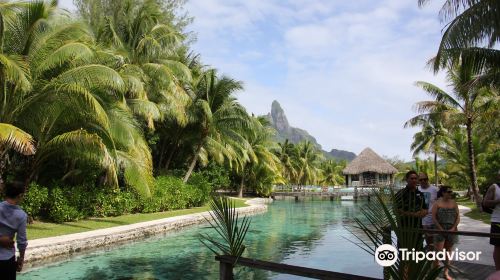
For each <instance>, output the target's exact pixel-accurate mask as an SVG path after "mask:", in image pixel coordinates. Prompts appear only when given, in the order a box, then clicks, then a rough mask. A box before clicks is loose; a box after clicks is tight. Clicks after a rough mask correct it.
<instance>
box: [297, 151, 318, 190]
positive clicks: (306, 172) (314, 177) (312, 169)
mask: <svg viewBox="0 0 500 280" xmlns="http://www.w3.org/2000/svg"><path fill="white" fill-rule="evenodd" d="M298 148H299V159H298V164H299V165H298V167H299V180H298V183H299V184H300V185H307V184H316V183H317V181H318V178H319V172H320V169H319V168H318V164H319V160H320V158H321V155H320V154H319V153H318V151H317V150H316V148H315V147H314V145H313V144H312V143H311V142H310V141H305V142H302V143H300V144H299V147H298Z"/></svg>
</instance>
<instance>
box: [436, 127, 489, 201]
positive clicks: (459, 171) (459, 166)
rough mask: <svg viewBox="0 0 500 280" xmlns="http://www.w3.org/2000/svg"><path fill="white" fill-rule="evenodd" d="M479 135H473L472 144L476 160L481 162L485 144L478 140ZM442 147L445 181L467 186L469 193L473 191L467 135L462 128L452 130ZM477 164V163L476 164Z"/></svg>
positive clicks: (484, 152)
mask: <svg viewBox="0 0 500 280" xmlns="http://www.w3.org/2000/svg"><path fill="white" fill-rule="evenodd" d="M480 140H481V139H480V137H477V136H475V137H473V139H472V145H473V146H474V151H475V153H476V158H477V159H478V162H481V160H482V158H483V157H484V156H485V154H486V151H487V148H488V147H487V145H484V143H483V142H482V141H480ZM445 143H446V144H445V145H443V148H442V155H443V158H444V159H445V160H446V171H447V175H448V178H447V181H448V182H453V183H454V185H455V184H456V185H459V186H464V187H467V189H468V190H469V194H472V193H473V190H472V188H471V186H472V184H471V179H470V176H469V168H468V167H469V163H468V161H469V155H468V144H467V136H466V132H465V131H464V129H458V130H456V131H454V132H453V133H452V134H451V135H449V137H447V138H446V139H445ZM478 166H479V164H478Z"/></svg>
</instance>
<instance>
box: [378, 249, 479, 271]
mask: <svg viewBox="0 0 500 280" xmlns="http://www.w3.org/2000/svg"><path fill="white" fill-rule="evenodd" d="M398 253H399V254H398ZM481 253H482V252H481V251H468V252H466V251H460V250H459V249H458V248H455V250H452V251H445V250H444V249H443V250H441V251H429V252H422V251H416V250H415V249H411V250H408V249H407V248H399V251H398V249H396V247H394V246H392V245H390V244H382V245H380V246H379V247H378V248H377V250H375V261H376V262H377V263H378V264H379V265H381V266H384V267H385V266H391V265H393V264H395V263H396V261H397V260H398V258H401V261H413V262H415V263H419V262H421V261H424V260H427V261H435V260H438V261H446V260H454V261H468V262H471V261H479V258H480V256H481Z"/></svg>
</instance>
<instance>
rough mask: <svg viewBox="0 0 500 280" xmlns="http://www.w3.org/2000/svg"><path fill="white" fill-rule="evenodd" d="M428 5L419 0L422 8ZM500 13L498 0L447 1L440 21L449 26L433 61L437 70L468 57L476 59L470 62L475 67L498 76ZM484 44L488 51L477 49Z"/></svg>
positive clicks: (499, 61) (427, 0) (423, 0)
mask: <svg viewBox="0 0 500 280" xmlns="http://www.w3.org/2000/svg"><path fill="white" fill-rule="evenodd" d="M428 2H430V0H419V1H418V4H419V6H423V5H425V4H426V3H428ZM499 13H500V4H499V3H498V1H496V0H466V1H463V0H447V1H445V4H444V5H443V7H442V9H441V11H440V17H441V20H442V21H445V22H448V23H447V25H446V30H445V31H444V33H443V37H442V39H441V43H440V45H439V49H438V53H437V55H436V58H435V59H434V61H433V67H434V70H435V71H438V70H439V69H440V68H442V67H445V66H446V64H447V63H448V62H449V61H454V62H455V63H456V62H457V61H458V60H460V59H463V57H464V55H466V56H469V57H471V58H472V57H474V59H471V60H469V61H470V62H471V63H472V64H476V65H481V64H486V65H489V67H488V68H489V69H490V70H492V71H493V73H492V74H494V75H498V73H499V71H498V67H499V66H500V59H498V58H499V56H500V51H498V50H497V49H493V47H494V45H495V44H496V43H497V42H498V41H499V40H500V35H499V34H500V33H499V32H498V31H499V30H500V18H499V17H498V14H499ZM483 43H487V48H483V47H477V46H478V45H480V44H483ZM497 77H498V76H497ZM497 81H498V80H497Z"/></svg>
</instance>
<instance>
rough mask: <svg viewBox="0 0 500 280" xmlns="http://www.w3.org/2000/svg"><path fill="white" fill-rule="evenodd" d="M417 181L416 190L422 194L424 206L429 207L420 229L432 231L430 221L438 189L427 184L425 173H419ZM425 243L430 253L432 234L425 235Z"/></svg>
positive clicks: (431, 221) (427, 177) (427, 179)
mask: <svg viewBox="0 0 500 280" xmlns="http://www.w3.org/2000/svg"><path fill="white" fill-rule="evenodd" d="M418 181H419V182H420V185H419V186H418V190H419V191H421V192H422V193H423V194H424V200H425V204H427V205H428V207H429V212H428V214H427V216H425V217H423V218H422V228H423V229H432V228H433V226H434V221H433V220H432V205H433V204H434V202H435V201H436V199H437V194H438V191H439V188H438V187H437V186H434V185H431V184H429V176H427V173H425V172H421V173H420V174H419V175H418ZM425 243H426V245H427V250H428V251H431V250H432V249H433V248H432V247H433V246H434V244H433V241H432V234H427V233H426V234H425Z"/></svg>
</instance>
